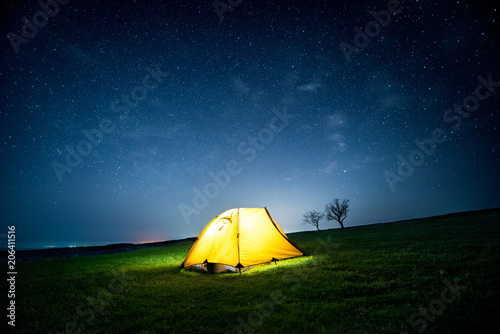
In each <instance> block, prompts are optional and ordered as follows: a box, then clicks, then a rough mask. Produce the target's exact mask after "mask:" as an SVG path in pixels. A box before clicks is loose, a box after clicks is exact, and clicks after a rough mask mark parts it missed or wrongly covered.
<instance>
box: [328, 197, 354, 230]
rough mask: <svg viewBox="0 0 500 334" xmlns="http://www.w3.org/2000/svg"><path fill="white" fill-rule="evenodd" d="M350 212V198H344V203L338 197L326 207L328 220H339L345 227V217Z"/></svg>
mask: <svg viewBox="0 0 500 334" xmlns="http://www.w3.org/2000/svg"><path fill="white" fill-rule="evenodd" d="M348 212H349V200H348V199H343V200H342V203H340V200H339V199H338V198H336V199H334V200H333V201H332V202H331V203H328V204H327V205H326V207H325V214H326V219H327V220H335V221H337V222H339V224H340V227H342V228H344V219H345V218H346V217H347V213H348Z"/></svg>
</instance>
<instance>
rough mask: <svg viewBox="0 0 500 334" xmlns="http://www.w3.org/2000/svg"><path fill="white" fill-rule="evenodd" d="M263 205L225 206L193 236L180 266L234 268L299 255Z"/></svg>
mask: <svg viewBox="0 0 500 334" xmlns="http://www.w3.org/2000/svg"><path fill="white" fill-rule="evenodd" d="M302 255H304V253H303V252H302V251H301V250H300V249H299V248H298V247H296V246H295V245H293V244H292V243H291V242H290V240H289V239H288V237H287V236H286V234H285V233H283V231H282V230H281V228H280V227H279V226H278V225H277V224H276V223H275V222H274V220H273V219H272V218H271V215H270V214H269V212H268V211H267V209H266V208H239V209H231V210H227V211H225V212H223V213H221V214H220V215H218V216H217V217H215V218H214V219H213V220H212V221H211V222H210V223H209V224H208V225H207V226H206V227H205V228H204V229H203V231H202V232H201V233H200V235H199V236H198V238H196V241H195V243H194V244H193V247H191V250H190V251H189V254H188V256H187V257H186V260H185V261H184V262H183V264H182V268H191V269H202V270H207V271H214V272H220V271H235V268H238V269H239V270H240V272H241V268H244V267H248V266H251V265H254V264H259V263H266V262H271V261H276V260H282V259H286V258H290V257H296V256H302Z"/></svg>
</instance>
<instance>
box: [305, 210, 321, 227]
mask: <svg viewBox="0 0 500 334" xmlns="http://www.w3.org/2000/svg"><path fill="white" fill-rule="evenodd" d="M323 216H324V214H323V213H321V212H318V211H308V212H306V213H305V214H304V219H303V220H302V224H311V225H312V226H314V227H316V228H317V229H318V231H319V221H320V220H321V218H323Z"/></svg>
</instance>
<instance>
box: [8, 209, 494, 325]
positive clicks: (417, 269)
mask: <svg viewBox="0 0 500 334" xmlns="http://www.w3.org/2000/svg"><path fill="white" fill-rule="evenodd" d="M499 222H500V210H487V211H481V212H475V213H465V214H459V215H453V216H441V217H435V218H427V219H419V220H412V221H404V222H396V223H388V224H377V225H369V226H362V227H355V228H346V229H343V230H340V229H334V230H325V231H318V232H303V233H294V234H290V235H289V237H290V239H291V240H292V241H293V242H294V243H295V244H297V245H298V246H299V247H300V248H301V249H302V250H304V251H305V252H306V253H307V254H309V255H308V256H306V257H300V258H295V259H289V260H285V261H280V262H279V263H278V264H277V265H275V264H266V265H260V266H256V267H254V268H252V269H251V270H249V271H246V272H244V273H242V274H241V275H238V274H219V275H208V274H199V273H193V272H187V271H180V270H179V266H180V264H181V263H182V261H183V260H184V258H185V257H186V255H187V253H188V251H189V249H190V247H191V243H190V242H186V243H183V244H178V245H175V246H170V247H164V248H150V249H143V250H138V251H133V252H128V253H119V254H111V255H101V256H88V257H79V258H68V259H55V260H40V261H34V262H26V263H21V264H18V265H17V272H18V275H17V281H16V307H17V318H16V327H15V333H60V332H65V333H66V332H67V333H72V332H74V333H77V332H78V331H77V330H75V331H72V329H73V328H72V327H74V328H78V329H79V330H81V333H93V332H95V333H226V332H227V333H238V332H239V333H249V331H248V329H251V330H253V332H254V333H286V334H290V333H308V334H312V333H400V331H403V330H404V331H408V332H410V333H412V332H415V333H416V331H415V330H414V329H412V326H411V325H410V324H409V316H410V315H411V314H412V313H414V312H419V310H420V309H421V308H429V303H431V301H433V300H434V302H435V303H437V300H440V299H441V292H442V291H443V289H444V288H446V285H445V283H444V281H445V280H448V281H450V282H453V281H454V280H458V282H459V283H458V284H459V285H466V286H467V287H466V288H465V289H462V290H460V292H459V293H460V295H459V296H458V298H454V299H455V300H454V301H453V302H450V303H448V304H445V305H446V308H445V309H444V311H442V312H438V313H439V314H438V315H433V314H432V313H430V312H429V313H428V314H427V317H429V319H432V321H429V320H427V319H426V318H425V317H424V316H420V315H417V316H416V318H415V319H413V320H414V322H417V323H418V322H420V323H423V322H424V319H426V320H425V321H427V325H428V327H426V328H421V327H418V326H416V327H415V328H416V329H421V330H422V332H423V333H500V324H499V320H497V319H498V314H500V307H499V305H500V283H499V282H500V254H499V246H500V245H499V240H500V226H499ZM320 240H321V241H320ZM325 244H327V245H328V247H324V245H325ZM6 271H7V270H6V269H5V272H6ZM113 271H118V272H120V273H122V274H124V275H125V276H126V277H125V278H124V280H123V281H121V284H116V283H118V282H120V281H119V280H116V279H114V277H115V276H114V275H113ZM5 283H6V281H5V280H3V281H2V283H1V284H2V291H7V286H6V284H5ZM110 283H111V285H110ZM110 286H111V287H112V288H113V289H114V290H113V291H114V292H115V293H113V294H111V293H109V291H108V292H106V291H107V290H106V289H109V288H110ZM445 296H446V298H450V299H452V296H454V295H453V294H451V292H449V291H448V292H446V295H445ZM105 297H110V299H109V300H108V301H107V302H103V301H104V300H106V299H105ZM96 300H97V301H96ZM94 302H95V303H94ZM4 305H5V303H4ZM258 305H260V306H258ZM436 305H439V304H436ZM78 307H80V310H79V311H77V308H78ZM436 307H437V306H436ZM437 311H439V310H436V312H437ZM4 312H5V313H6V311H5V308H4ZM3 317H5V315H3ZM72 323H73V324H72ZM242 323H244V324H242ZM66 324H68V326H67V327H68V328H67V329H68V331H66V328H65V326H66ZM247 326H248V327H247ZM424 329H425V330H424ZM6 332H14V331H12V327H8V328H7V330H6Z"/></svg>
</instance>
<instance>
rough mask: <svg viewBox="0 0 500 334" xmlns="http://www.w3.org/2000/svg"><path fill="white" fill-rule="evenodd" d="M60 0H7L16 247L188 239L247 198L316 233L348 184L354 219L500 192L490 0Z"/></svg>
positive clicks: (421, 211) (446, 208)
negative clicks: (53, 1) (311, 216)
mask: <svg viewBox="0 0 500 334" xmlns="http://www.w3.org/2000/svg"><path fill="white" fill-rule="evenodd" d="M42 1H44V0H42ZM49 2H50V1H49ZM60 2H61V3H65V2H67V3H66V4H59V5H58V7H59V8H58V12H56V11H55V10H54V8H55V6H53V5H49V6H48V7H47V8H46V10H47V11H48V14H44V12H43V9H42V8H41V7H40V6H39V5H38V4H37V2H36V1H35V0H31V1H25V0H23V1H7V2H5V3H3V4H2V25H1V29H2V44H1V47H2V63H1V68H0V75H1V86H0V89H1V96H2V99H1V104H0V106H1V107H0V122H1V123H0V124H1V126H0V136H1V141H0V157H1V173H0V175H1V188H0V189H1V193H0V194H1V195H0V196H1V197H0V200H1V211H0V221H1V229H2V230H0V237H4V238H5V234H6V233H7V226H9V225H15V226H16V231H17V236H16V240H17V244H16V245H17V247H20V248H43V247H47V246H70V245H104V244H109V243H120V242H132V243H139V242H147V241H160V240H169V239H180V238H185V237H192V236H197V235H198V234H199V233H200V232H201V230H202V229H203V227H204V226H205V225H206V224H207V223H208V222H209V221H210V220H211V219H212V218H214V217H215V216H216V215H218V214H219V213H221V212H223V211H225V210H227V209H230V208H235V207H263V206H266V207H267V208H268V210H269V212H270V213H271V215H272V216H273V218H274V219H275V220H276V222H277V223H278V224H279V225H280V226H281V227H282V229H283V230H284V231H285V232H286V233H289V232H293V231H300V230H312V229H314V227H312V226H305V225H302V224H301V222H302V215H303V214H304V213H305V212H306V211H309V210H318V211H322V210H323V209H324V206H325V204H327V203H328V202H329V201H331V200H333V199H334V198H340V199H343V198H348V199H350V203H351V206H350V208H351V212H350V213H349V215H348V217H347V219H346V220H345V223H344V224H345V226H346V227H349V226H356V225H364V224H371V223H378V222H386V221H394V220H401V219H411V218H417V217H426V216H432V215H439V214H446V213H450V212H459V211H468V210H477V209H483V208H492V207H498V206H500V192H499V189H500V177H499V176H500V173H499V159H500V136H499V126H500V117H499V116H498V106H499V101H498V92H499V91H500V87H499V84H498V81H499V80H500V62H499V60H498V59H499V56H500V45H499V43H498V40H499V39H498V32H499V20H500V17H499V12H498V10H497V7H495V5H487V4H483V3H482V2H481V3H480V2H477V1H476V2H473V1H405V2H402V3H399V4H391V3H390V1H389V5H388V1H352V2H347V1H346V2H345V3H344V2H337V1H250V0H243V1H232V2H233V3H234V4H235V6H234V8H232V10H226V11H225V12H224V13H222V11H224V10H225V9H228V8H229V7H227V8H225V9H224V5H223V4H222V5H220V7H219V11H220V12H221V13H220V14H221V15H219V14H218V13H217V12H216V10H215V9H214V4H213V2H212V1H151V0H148V1H146V0H137V1H103V0H102V1H79V0H72V1H67V0H65V1H63V0H61V1H60ZM223 2H224V0H222V1H221V3H223ZM227 2H228V3H229V1H227ZM236 4H237V5H236ZM388 7H390V9H391V10H393V11H394V14H393V15H392V14H389V15H384V13H388V12H382V13H381V14H379V15H377V13H380V11H382V10H385V11H387V9H388ZM39 11H42V13H41V14H36V13H37V12H39ZM371 11H374V12H373V13H372V14H374V15H375V16H374V15H372V14H370V12H371ZM34 15H35V17H36V19H37V20H38V21H37V23H38V25H39V27H36V26H35V25H34V24H33V16H34ZM23 17H26V20H24V21H23ZM375 17H377V18H378V20H379V21H380V24H379V25H378V24H375V23H374V22H376V21H375ZM221 18H222V20H221ZM389 20H390V22H389ZM372 21H373V22H372ZM26 22H27V23H26ZM370 22H372V23H370ZM367 24H368V25H367ZM23 25H25V28H24V33H25V35H26V36H25V37H23ZM366 25H367V26H366ZM33 27H34V28H35V29H36V30H37V31H36V33H34V31H33ZM356 27H359V28H361V32H360V30H359V29H357V28H356ZM366 27H368V30H367V31H366V32H365V28H366ZM370 29H371V30H370ZM370 35H371V36H372V37H370ZM355 36H357V39H356V40H355ZM495 40H496V43H495ZM464 104H465V106H464ZM332 227H335V228H337V227H339V225H338V224H335V223H332V222H325V221H322V222H321V223H320V228H332ZM0 240H4V241H5V240H6V239H0ZM0 246H5V243H3V242H2V244H0Z"/></svg>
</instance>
